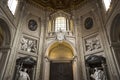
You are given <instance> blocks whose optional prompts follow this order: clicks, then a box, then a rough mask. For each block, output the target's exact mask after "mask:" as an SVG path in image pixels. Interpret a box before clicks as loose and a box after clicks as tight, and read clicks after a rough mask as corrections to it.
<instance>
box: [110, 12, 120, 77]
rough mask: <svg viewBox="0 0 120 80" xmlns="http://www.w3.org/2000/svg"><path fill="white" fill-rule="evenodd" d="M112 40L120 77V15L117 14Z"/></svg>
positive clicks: (112, 27) (113, 23) (113, 24)
mask: <svg viewBox="0 0 120 80" xmlns="http://www.w3.org/2000/svg"><path fill="white" fill-rule="evenodd" d="M110 38H111V47H112V49H113V53H114V55H115V60H116V65H117V67H118V72H119V75H120V14H117V15H116V16H115V18H114V19H113V22H112V25H111V30H110Z"/></svg>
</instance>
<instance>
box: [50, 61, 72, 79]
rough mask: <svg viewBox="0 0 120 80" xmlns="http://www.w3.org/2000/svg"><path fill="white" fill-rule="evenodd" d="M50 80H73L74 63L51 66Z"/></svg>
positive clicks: (52, 64) (53, 64)
mask: <svg viewBox="0 0 120 80" xmlns="http://www.w3.org/2000/svg"><path fill="white" fill-rule="evenodd" d="M50 80H73V71H72V63H71V62H66V63H53V62H51V64H50Z"/></svg>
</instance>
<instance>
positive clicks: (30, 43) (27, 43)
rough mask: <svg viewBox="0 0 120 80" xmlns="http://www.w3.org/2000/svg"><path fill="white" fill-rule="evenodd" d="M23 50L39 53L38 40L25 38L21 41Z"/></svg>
mask: <svg viewBox="0 0 120 80" xmlns="http://www.w3.org/2000/svg"><path fill="white" fill-rule="evenodd" d="M21 50H23V51H27V52H33V53H36V52H37V40H33V39H29V38H25V37H23V38H22V39H21Z"/></svg>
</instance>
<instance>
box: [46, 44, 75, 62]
mask: <svg viewBox="0 0 120 80" xmlns="http://www.w3.org/2000/svg"><path fill="white" fill-rule="evenodd" d="M73 56H74V54H73V50H72V47H71V46H70V45H69V44H67V43H65V42H62V43H59V42H57V43H54V44H53V45H52V46H51V47H50V48H49V54H48V57H49V59H51V60H72V59H73Z"/></svg>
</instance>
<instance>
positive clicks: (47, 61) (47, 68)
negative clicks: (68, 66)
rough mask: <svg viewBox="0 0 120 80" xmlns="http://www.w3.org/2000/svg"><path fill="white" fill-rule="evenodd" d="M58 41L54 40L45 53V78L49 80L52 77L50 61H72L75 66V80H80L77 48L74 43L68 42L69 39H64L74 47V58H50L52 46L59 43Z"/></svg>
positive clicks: (44, 79)
mask: <svg viewBox="0 0 120 80" xmlns="http://www.w3.org/2000/svg"><path fill="white" fill-rule="evenodd" d="M57 42H58V41H54V42H53V43H51V44H50V45H49V46H48V48H47V49H46V53H45V57H44V59H43V61H44V64H43V80H49V78H50V62H51V61H54V62H66V61H67V62H68V61H72V67H73V80H79V78H78V77H79V74H78V73H79V72H78V71H79V70H78V66H77V63H78V59H77V53H76V50H75V48H74V47H73V45H72V44H71V43H70V42H68V41H64V42H65V43H67V44H68V45H70V47H71V48H72V51H73V57H72V59H66V60H52V59H50V58H49V51H50V47H51V46H52V45H54V44H55V43H57Z"/></svg>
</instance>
